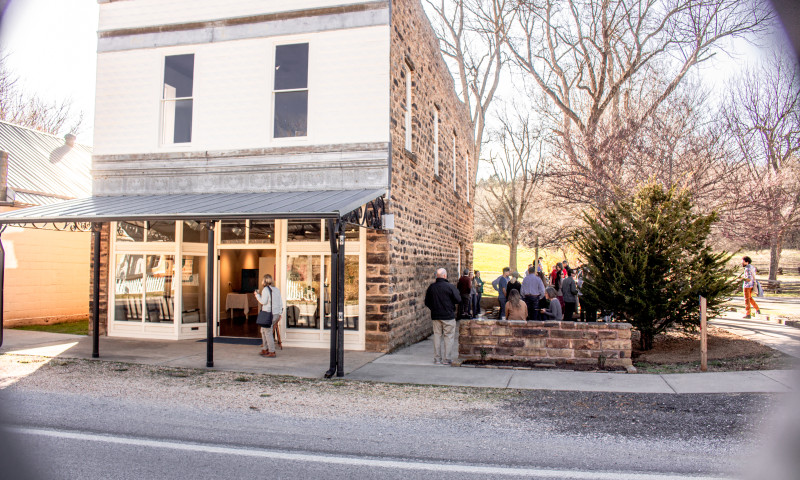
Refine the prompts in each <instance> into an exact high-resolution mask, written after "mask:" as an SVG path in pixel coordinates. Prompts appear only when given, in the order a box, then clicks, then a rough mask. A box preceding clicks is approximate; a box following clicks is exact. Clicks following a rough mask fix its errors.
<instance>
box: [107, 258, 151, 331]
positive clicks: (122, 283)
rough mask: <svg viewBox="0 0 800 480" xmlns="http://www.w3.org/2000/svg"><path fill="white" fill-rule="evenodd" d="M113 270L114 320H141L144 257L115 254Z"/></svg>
mask: <svg viewBox="0 0 800 480" xmlns="http://www.w3.org/2000/svg"><path fill="white" fill-rule="evenodd" d="M114 271H115V276H114V320H117V321H122V322H141V321H142V293H143V291H144V282H143V280H144V257H143V256H142V255H117V261H116V268H115V270H114Z"/></svg>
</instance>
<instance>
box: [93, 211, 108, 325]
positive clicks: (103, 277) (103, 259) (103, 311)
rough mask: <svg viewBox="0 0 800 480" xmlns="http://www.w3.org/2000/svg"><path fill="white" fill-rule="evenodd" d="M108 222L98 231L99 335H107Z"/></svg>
mask: <svg viewBox="0 0 800 480" xmlns="http://www.w3.org/2000/svg"><path fill="white" fill-rule="evenodd" d="M109 234H110V224H108V223H104V224H103V228H102V230H101V231H100V335H108V262H109V261H110V260H111V259H110V258H109V253H110V247H111V241H110V238H109ZM89 242H90V244H91V247H90V248H89V265H90V267H89V335H91V334H92V333H93V331H94V324H93V323H92V308H93V307H94V296H93V295H94V269H95V268H96V267H95V265H94V263H93V260H94V236H91V237H89Z"/></svg>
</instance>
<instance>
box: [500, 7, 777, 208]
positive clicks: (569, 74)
mask: <svg viewBox="0 0 800 480" xmlns="http://www.w3.org/2000/svg"><path fill="white" fill-rule="evenodd" d="M755 1H756V2H757V1H758V0H755ZM515 14H516V15H515V16H514V22H513V23H512V24H511V25H509V26H508V27H509V30H508V31H509V34H508V38H509V41H508V45H509V47H510V50H511V52H512V54H513V57H514V59H515V64H516V65H517V66H518V67H519V68H520V69H521V70H522V71H523V72H524V73H525V74H526V76H527V77H528V78H529V79H531V80H532V82H533V83H534V84H535V85H536V87H537V88H538V89H540V90H541V91H542V92H544V93H545V94H546V98H547V100H548V102H549V105H548V107H549V110H550V111H553V112H557V113H556V115H555V116H554V117H552V119H553V120H554V122H553V130H554V133H555V134H556V135H557V139H558V140H557V146H558V147H559V150H560V152H561V156H562V157H563V158H562V160H563V162H564V166H565V168H564V171H563V172H561V173H562V174H561V178H563V179H565V180H566V181H567V183H568V185H569V187H570V188H568V189H565V190H568V191H569V193H570V195H569V198H570V199H571V200H574V201H577V202H581V203H590V204H595V205H596V204H598V203H604V202H607V201H609V200H611V199H612V198H614V197H615V195H616V192H619V191H624V190H620V188H619V187H620V180H622V179H623V178H624V175H625V172H624V169H623V166H624V162H625V161H626V160H627V159H628V155H629V154H630V150H629V147H630V145H629V142H630V141H631V139H634V138H636V136H637V135H638V134H639V133H640V132H641V130H642V128H643V127H644V126H645V125H646V124H647V120H648V119H650V118H651V117H652V116H653V115H654V114H655V113H656V112H657V111H658V109H659V107H660V106H661V105H662V104H663V103H664V102H665V100H666V99H667V98H669V96H670V95H671V94H672V93H673V92H674V91H675V89H676V88H677V87H678V86H679V85H680V84H681V83H682V82H683V81H684V79H685V78H686V76H687V74H688V73H689V72H690V71H691V70H692V68H693V67H695V66H696V65H698V64H699V63H702V62H704V61H706V60H708V59H709V58H711V57H712V56H713V55H714V52H715V51H716V50H718V49H719V48H720V44H721V41H722V40H723V39H725V38H727V37H735V36H740V35H743V34H745V33H748V32H754V31H758V30H760V29H762V28H764V26H765V24H766V23H767V21H768V20H769V19H770V18H771V15H772V14H771V13H770V11H769V10H767V9H765V8H761V6H760V5H758V4H756V3H751V2H749V1H740V0H519V1H518V2H517V6H516V8H515Z"/></svg>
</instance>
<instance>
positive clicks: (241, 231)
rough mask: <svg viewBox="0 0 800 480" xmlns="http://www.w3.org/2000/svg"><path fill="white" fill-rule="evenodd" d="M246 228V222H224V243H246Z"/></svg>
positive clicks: (222, 234) (222, 233)
mask: <svg viewBox="0 0 800 480" xmlns="http://www.w3.org/2000/svg"><path fill="white" fill-rule="evenodd" d="M246 229H247V225H246V224H245V223H244V222H222V232H221V236H222V243H244V241H245V234H246Z"/></svg>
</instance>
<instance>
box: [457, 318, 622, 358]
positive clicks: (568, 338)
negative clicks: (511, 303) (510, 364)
mask: <svg viewBox="0 0 800 480" xmlns="http://www.w3.org/2000/svg"><path fill="white" fill-rule="evenodd" d="M459 323H460V325H459V339H458V342H459V347H458V353H459V357H460V358H462V359H465V360H481V359H486V360H523V361H532V362H544V361H547V362H555V363H564V364H582V365H597V364H598V363H599V362H600V359H601V357H602V360H603V361H604V362H605V364H606V365H608V366H630V365H632V363H631V325H630V324H629V323H600V322H585V323H584V322H559V321H528V322H526V321H522V320H462V321H461V322H459Z"/></svg>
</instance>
